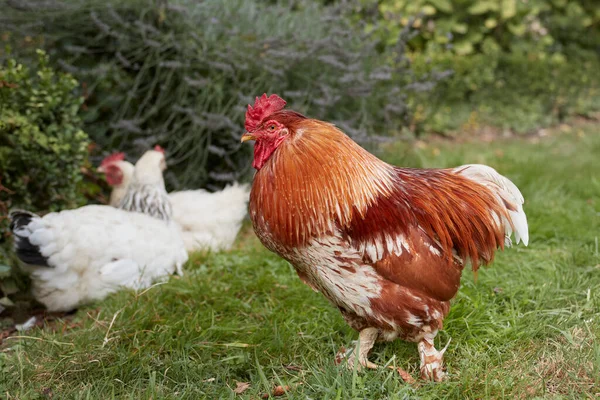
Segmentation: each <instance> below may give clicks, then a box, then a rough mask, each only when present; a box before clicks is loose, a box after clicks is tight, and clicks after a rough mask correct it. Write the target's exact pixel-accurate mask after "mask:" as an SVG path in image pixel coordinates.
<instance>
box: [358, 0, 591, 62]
mask: <svg viewBox="0 0 600 400" xmlns="http://www.w3.org/2000/svg"><path fill="white" fill-rule="evenodd" d="M361 4H362V7H361V14H362V15H365V14H373V13H374V14H377V15H378V16H379V17H380V18H381V19H383V20H384V21H386V23H384V24H382V26H383V27H386V28H388V30H387V31H383V32H381V34H382V35H383V36H384V37H385V39H386V41H387V42H388V43H394V42H395V40H396V37H395V32H397V31H398V30H399V29H402V27H403V26H406V25H408V24H409V23H410V24H412V25H413V26H414V27H415V28H417V29H418V33H417V34H416V35H415V36H414V37H413V39H412V40H411V41H410V43H409V46H410V47H411V49H412V50H416V51H419V52H422V53H432V52H439V51H450V52H452V53H454V54H458V55H462V56H465V55H470V54H477V53H484V52H485V51H484V47H485V46H489V45H490V44H492V45H494V46H497V47H499V48H500V49H502V50H503V51H526V52H528V53H531V52H536V53H556V52H559V53H564V52H565V51H567V49H568V48H569V47H571V46H576V47H578V48H580V49H584V50H587V51H591V52H594V51H597V48H598V45H600V9H599V8H598V6H597V2H596V1H595V0H571V1H569V0H528V1H519V0H383V1H373V0H364V1H362V2H361ZM411 16H416V17H417V19H416V20H415V21H414V22H411V21H410V17H411ZM375 29H376V27H375Z"/></svg>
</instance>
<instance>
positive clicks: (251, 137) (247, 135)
mask: <svg viewBox="0 0 600 400" xmlns="http://www.w3.org/2000/svg"><path fill="white" fill-rule="evenodd" d="M248 140H256V136H254V135H252V134H251V133H248V132H246V133H244V134H243V135H242V140H241V141H242V143H244V142H247V141H248Z"/></svg>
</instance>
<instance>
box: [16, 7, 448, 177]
mask: <svg viewBox="0 0 600 400" xmlns="http://www.w3.org/2000/svg"><path fill="white" fill-rule="evenodd" d="M55 5H58V6H56V7H57V8H58V10H56V9H53V10H39V9H29V10H26V11H22V12H14V11H13V14H11V15H13V16H14V17H13V18H12V19H11V21H12V24H13V33H14V34H15V35H17V34H19V32H21V35H22V31H23V29H22V26H23V24H24V23H26V22H32V21H36V25H34V27H33V28H31V29H30V30H28V31H27V32H29V33H30V34H31V35H36V34H39V35H42V36H43V37H44V42H45V46H46V48H47V49H48V51H49V52H51V54H52V58H53V60H56V61H57V63H58V64H59V65H60V66H61V67H62V68H64V69H66V70H67V71H69V72H71V73H72V74H74V75H75V76H76V77H77V78H78V79H79V80H80V81H81V82H83V83H85V84H86V87H87V89H86V90H87V100H86V103H85V105H86V107H87V112H86V113H85V114H84V118H85V121H86V123H87V125H86V130H87V131H88V132H89V133H90V135H91V137H92V139H93V140H94V141H95V142H97V143H98V144H99V145H100V147H101V148H102V149H103V151H109V150H113V149H119V150H123V151H125V152H126V153H127V154H128V156H130V157H132V158H135V157H137V156H139V155H140V154H141V153H142V152H143V151H145V150H146V149H148V148H149V147H150V146H152V145H154V144H155V143H159V144H161V145H162V146H164V147H165V148H166V149H167V151H168V153H169V154H168V158H169V160H170V161H169V164H170V165H169V169H168V170H167V174H166V179H167V184H168V186H169V187H170V188H182V187H199V186H206V185H208V186H209V187H212V186H216V187H218V186H222V185H224V184H225V183H227V182H230V181H232V180H236V179H240V177H242V176H243V175H244V174H247V173H249V172H250V162H249V158H250V155H251V152H250V147H249V146H241V145H240V143H239V138H240V136H241V134H242V133H243V132H242V129H243V119H244V110H245V106H246V104H248V103H251V102H253V100H254V96H257V95H261V94H262V93H263V92H268V93H278V94H280V95H281V96H282V97H284V98H285V99H286V100H288V101H289V103H290V106H292V107H294V108H295V109H298V110H299V111H301V112H306V113H308V114H310V115H311V116H315V117H318V118H322V119H325V120H329V121H333V122H336V123H337V124H338V125H340V126H341V127H342V128H343V129H345V130H346V132H348V133H349V134H350V135H352V136H354V137H355V138H357V139H359V140H361V139H366V138H367V133H376V134H379V135H389V134H394V133H396V132H398V131H399V130H401V128H402V126H404V125H405V124H406V121H407V120H408V119H410V118H409V116H410V110H409V108H408V107H407V101H406V95H407V93H408V92H409V91H423V90H425V91H427V90H429V89H430V88H431V87H432V84H431V83H432V81H436V79H437V78H435V77H433V78H432V76H431V75H427V76H424V81H425V82H416V81H415V80H414V77H413V76H412V73H411V70H410V68H409V66H408V63H407V60H406V59H405V58H404V54H403V47H402V43H403V42H404V39H401V40H400V42H399V45H398V46H396V47H393V48H389V50H388V51H386V52H385V53H381V52H380V51H379V50H378V48H377V44H378V40H376V39H374V38H372V37H371V36H370V35H368V34H366V33H364V32H365V30H364V27H362V26H355V25H353V24H352V23H350V22H349V18H346V16H345V13H346V12H347V11H348V10H351V9H349V8H348V7H347V6H343V5H341V6H339V7H337V6H336V7H327V8H323V7H321V6H319V5H318V4H317V3H314V2H313V3H306V4H303V5H301V6H294V5H291V6H288V5H285V4H282V3H276V4H268V3H266V2H260V1H257V0H234V1H227V2H223V1H220V0H219V1H218V0H208V1H204V2H197V1H191V0H173V1H169V2H159V3H157V2H155V1H146V0H136V1H130V2H123V1H116V0H110V1H103V2H99V1H97V0H96V1H88V2H73V1H56V2H55ZM391 60H394V62H390V61H391Z"/></svg>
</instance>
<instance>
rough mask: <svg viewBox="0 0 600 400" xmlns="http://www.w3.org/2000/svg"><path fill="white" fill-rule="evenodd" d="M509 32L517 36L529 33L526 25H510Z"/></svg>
mask: <svg viewBox="0 0 600 400" xmlns="http://www.w3.org/2000/svg"><path fill="white" fill-rule="evenodd" d="M508 30H509V31H510V32H511V33H512V34H513V35H516V36H523V35H524V34H525V32H526V31H527V27H526V26H525V24H511V23H509V24H508Z"/></svg>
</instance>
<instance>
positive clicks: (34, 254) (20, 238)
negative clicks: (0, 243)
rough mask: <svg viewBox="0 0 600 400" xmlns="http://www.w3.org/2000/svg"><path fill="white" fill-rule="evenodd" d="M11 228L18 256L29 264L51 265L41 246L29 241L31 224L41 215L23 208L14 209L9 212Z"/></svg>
mask: <svg viewBox="0 0 600 400" xmlns="http://www.w3.org/2000/svg"><path fill="white" fill-rule="evenodd" d="M8 218H9V219H10V230H11V231H12V233H13V235H14V238H15V253H16V254H17V257H19V259H20V260H21V261H22V262H24V263H25V264H29V265H36V266H42V267H49V266H50V265H49V264H48V259H47V258H46V257H44V256H43V255H42V253H41V251H40V248H39V247H38V246H36V245H34V244H32V243H31V242H30V241H29V236H30V235H31V233H32V232H31V230H30V229H29V224H30V223H31V221H33V220H35V219H39V218H40V217H39V216H38V215H36V214H34V213H31V212H29V211H23V210H13V211H11V212H10V213H9V215H8Z"/></svg>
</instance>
